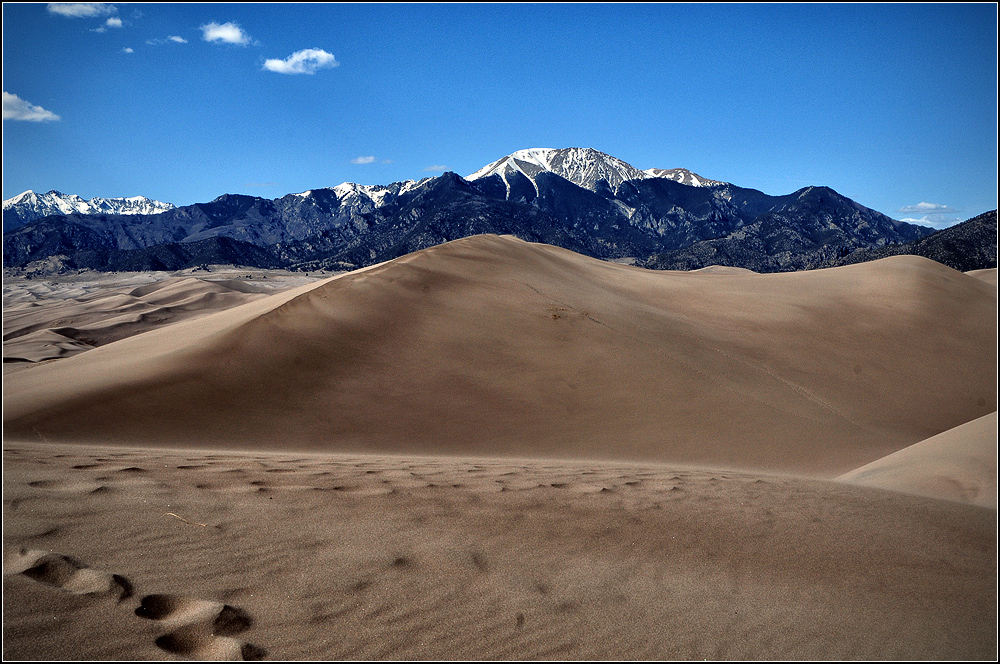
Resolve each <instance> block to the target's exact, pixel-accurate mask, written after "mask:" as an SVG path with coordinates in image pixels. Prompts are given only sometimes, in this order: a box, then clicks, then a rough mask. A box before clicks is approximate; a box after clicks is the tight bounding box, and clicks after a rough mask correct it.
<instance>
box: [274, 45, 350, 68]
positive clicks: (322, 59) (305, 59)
mask: <svg viewBox="0 0 1000 664" xmlns="http://www.w3.org/2000/svg"><path fill="white" fill-rule="evenodd" d="M339 65H340V63H339V62H337V60H336V59H335V58H334V57H333V54H331V53H327V52H326V51H324V50H323V49H321V48H306V49H302V50H301V51H296V52H295V53H292V54H291V55H289V56H288V57H287V58H285V59H284V60H276V59H270V60H265V61H264V69H266V70H268V71H273V72H277V73H279V74H313V73H315V72H316V70H318V69H325V68H328V67H337V66H339Z"/></svg>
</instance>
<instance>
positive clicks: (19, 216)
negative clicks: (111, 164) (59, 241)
mask: <svg viewBox="0 0 1000 664" xmlns="http://www.w3.org/2000/svg"><path fill="white" fill-rule="evenodd" d="M174 207H176V206H175V205H173V204H171V203H163V202H161V201H154V200H152V199H150V198H146V197H145V196H130V197H128V198H100V197H95V198H91V199H90V200H84V199H82V198H80V197H79V196H77V195H76V194H64V193H62V192H59V191H55V190H52V191H48V192H46V193H44V194H36V193H35V192H33V191H31V190H30V189H29V190H28V191H25V192H24V193H21V194H18V195H17V196H14V197H13V198H9V199H7V200H5V201H4V202H3V228H4V231H11V230H14V229H15V228H17V227H19V226H23V225H24V224H26V223H28V222H31V221H34V220H36V219H41V218H42V217H48V216H50V215H60V214H102V213H103V214H129V215H132V214H158V213H160V212H166V211H167V210H172V209H174Z"/></svg>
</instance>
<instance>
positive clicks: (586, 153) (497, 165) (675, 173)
mask: <svg viewBox="0 0 1000 664" xmlns="http://www.w3.org/2000/svg"><path fill="white" fill-rule="evenodd" d="M542 171H547V172H550V173H555V174H556V175H560V176H562V177H564V178H566V179H567V180H569V181H570V182H572V183H574V184H576V185H578V186H581V187H584V188H585V189H590V190H591V191H593V190H595V188H596V184H597V181H598V180H601V179H603V180H605V181H607V183H608V184H609V185H610V186H611V188H612V189H617V188H618V185H620V184H621V183H622V182H625V181H627V180H644V179H647V178H659V177H663V178H668V179H671V180H675V181H677V182H680V183H682V184H686V185H690V186H694V187H711V186H715V185H719V184H724V183H722V182H717V181H716V180H709V179H708V178H703V177H701V176H700V175H697V174H695V173H692V172H691V171H689V170H687V169H686V168H673V169H670V170H664V169H661V168H650V169H647V170H645V171H640V170H639V169H637V168H635V167H634V166H632V165H631V164H628V163H626V162H624V161H622V160H621V159H618V158H617V157H612V156H611V155H608V154H605V153H603V152H600V151H598V150H595V149H593V148H562V149H553V148H529V149H527V150H518V151H516V152H513V153H511V154H509V155H507V156H506V157H502V158H501V159H498V160H497V161H494V162H493V163H491V164H487V165H486V166H484V167H483V168H481V169H479V170H478V171H476V172H475V173H473V174H472V175H469V176H468V177H467V178H465V179H466V180H478V179H479V178H484V177H489V176H491V175H499V176H500V177H501V178H503V180H504V182H505V183H507V187H508V189H509V188H510V180H509V178H510V176H512V175H513V174H515V173H520V174H521V175H524V176H525V177H527V178H528V179H529V180H531V181H532V182H534V181H535V177H536V176H537V175H538V174H539V173H541V172H542Z"/></svg>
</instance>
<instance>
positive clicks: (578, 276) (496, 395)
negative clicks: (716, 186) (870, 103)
mask: <svg viewBox="0 0 1000 664" xmlns="http://www.w3.org/2000/svg"><path fill="white" fill-rule="evenodd" d="M995 337H996V297H995V288H993V287H992V286H990V285H989V284H987V283H984V282H983V281H982V280H979V279H975V278H972V277H969V276H967V275H963V274H962V273H960V272H957V271H955V270H952V269H950V268H947V267H944V266H942V265H940V264H938V263H935V262H933V261H930V260H928V259H924V258H920V257H913V256H899V257H893V258H888V259H884V260H880V261H875V262H872V263H864V264H859V265H852V266H846V267H840V268H833V269H829V270H817V271H811V272H797V273H780V274H766V275H762V274H750V275H745V276H744V275H740V274H726V275H725V278H720V275H718V274H712V273H711V272H708V273H685V272H656V271H650V270H644V269H641V268H634V267H629V266H625V265H619V264H613V263H607V262H602V261H599V260H595V259H591V258H587V257H584V256H581V255H579V254H575V253H573V252H570V251H567V250H564V249H559V248H556V247H552V246H548V245H540V244H532V243H527V242H523V241H520V240H516V239H512V238H506V237H498V236H475V237H470V238H465V239H462V240H458V241H454V242H449V243H446V244H443V245H438V246H435V247H431V248H429V249H426V250H423V251H419V252H416V253H414V254H409V255H407V256H404V257H401V258H399V259H396V260H393V261H390V262H388V263H383V264H380V265H376V266H372V267H369V268H366V269H364V270H359V271H356V272H353V273H348V274H344V275H340V276H338V277H334V278H331V279H327V280H325V281H322V282H319V283H318V284H310V285H307V286H303V287H300V288H297V289H293V290H290V291H286V292H284V293H281V294H278V295H275V296H271V297H268V298H263V299H260V300H257V301H254V302H251V303H248V304H246V305H243V306H239V307H235V308H232V309H229V310H227V311H224V312H221V313H217V314H214V315H211V316H205V317H202V318H199V319H197V320H193V321H188V322H183V323H177V324H175V325H172V326H170V327H169V328H165V329H162V330H153V331H151V332H147V333H145V334H142V335H139V336H137V337H133V338H130V339H126V340H123V341H119V342H116V343H114V344H109V345H107V346H104V347H101V348H98V349H96V350H93V351H88V352H87V353H83V354H81V355H79V356H78V357H73V358H69V359H66V360H60V361H59V362H58V363H55V364H53V365H50V366H39V367H36V368H33V369H32V370H30V371H25V372H20V373H17V374H12V375H10V376H9V377H8V380H7V386H6V389H5V402H4V417H5V429H6V435H7V436H8V437H13V438H20V439H31V440H43V439H44V440H52V441H56V440H66V441H81V442H82V441H93V442H120V443H135V444H145V445H185V446H209V445H225V446H229V447H236V448H242V449H245V448H248V447H256V448H263V449H313V450H323V451H350V452H394V453H419V454H428V453H429V454H453V455H466V454H469V455H488V456H489V455H501V456H503V455H523V456H549V457H574V458H581V457H584V458H613V459H637V460H653V461H672V462H681V463H698V464H710V465H728V466H735V467H746V468H761V469H773V470H779V471H798V472H808V473H812V474H815V475H817V476H822V477H834V476H836V475H839V474H842V473H844V472H846V471H849V470H851V469H853V468H857V467H859V466H861V465H863V464H865V463H868V462H871V461H873V460H875V459H878V458H881V457H884V456H886V455H888V454H891V453H892V452H895V451H897V450H899V449H902V448H903V447H906V446H908V445H911V444H913V443H915V442H918V441H920V440H923V439H925V438H927V437H929V436H932V435H934V434H936V433H939V432H941V431H944V430H947V429H950V428H952V427H954V426H956V425H958V424H960V423H962V422H966V421H969V420H971V419H975V418H977V417H981V416H982V415H985V414H986V413H988V412H990V411H992V410H994V409H995V408H996V371H995V367H996V345H995Z"/></svg>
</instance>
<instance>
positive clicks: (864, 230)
mask: <svg viewBox="0 0 1000 664" xmlns="http://www.w3.org/2000/svg"><path fill="white" fill-rule="evenodd" d="M654 170H655V169H654ZM657 172H660V173H661V174H668V175H670V177H668V176H666V175H652V174H650V173H648V172H644V171H640V170H638V169H635V168H634V167H632V166H631V165H629V164H627V163H626V162H624V161H622V160H620V159H617V158H615V157H612V156H610V155H606V154H604V153H602V152H599V151H597V150H594V149H592V148H564V149H559V150H554V149H542V148H535V149H530V150H521V151H517V152H515V153H512V154H511V155H508V156H506V157H503V158H501V159H499V160H497V161H495V162H492V163H491V164H488V165H487V166H485V167H483V168H482V169H479V171H477V172H476V173H473V174H472V175H470V176H468V177H465V178H463V177H461V176H459V175H458V174H456V173H452V172H446V173H444V174H442V175H441V176H438V177H429V178H423V179H420V180H406V181H401V182H395V183H391V184H388V185H359V184H356V183H342V184H340V185H337V186H335V187H328V188H321V189H310V190H307V191H304V192H301V193H295V194H286V195H284V196H282V197H280V198H276V199H266V198H260V197H255V196H247V195H243V194H223V195H221V196H219V197H217V198H215V199H213V200H212V201H209V202H208V203H195V204H193V205H188V206H182V207H178V208H173V209H170V210H166V211H163V212H160V213H157V214H155V215H138V214H133V215H125V214H107V213H96V214H85V213H80V212H72V213H70V214H60V215H53V216H48V217H42V218H40V219H37V220H34V221H32V222H28V223H26V224H24V225H23V226H21V227H19V228H16V229H14V230H13V231H11V232H5V234H4V266H5V267H15V268H23V267H26V266H28V265H29V264H30V263H32V262H34V261H39V260H44V259H47V258H49V257H52V256H57V255H59V256H64V257H65V259H66V260H65V261H63V264H64V265H66V266H67V267H70V268H72V267H74V266H75V267H79V268H83V267H86V268H90V269H111V267H110V266H111V265H127V264H130V263H134V264H135V265H136V266H137V267H138V269H144V268H142V267H141V266H142V265H145V264H147V259H148V258H149V257H150V256H151V255H152V254H151V252H150V249H151V248H152V247H156V246H161V245H170V244H175V245H183V244H191V243H202V242H204V241H208V240H212V239H213V238H214V239H221V238H228V242H229V244H228V245H227V246H226V247H225V249H226V252H225V253H226V256H222V255H220V256H219V258H220V260H223V259H225V258H231V257H233V256H237V257H245V258H250V259H252V260H256V261H258V262H260V263H261V264H260V265H254V266H256V267H266V266H267V267H270V266H274V265H278V266H280V267H286V268H290V269H326V268H333V269H347V268H351V267H362V266H365V265H370V264H372V263H376V262H381V261H384V260H389V259H391V258H395V257H397V256H399V255H402V253H408V252H412V251H416V250H419V249H423V248H426V247H428V246H432V245H433V244H439V243H441V242H446V241H449V240H453V239H458V238H460V237H465V236H467V235H471V234H482V233H495V234H500V235H504V234H509V235H514V236H516V237H520V238H522V239H525V240H528V241H533V242H544V243H549V244H554V245H556V246H561V247H564V248H567V249H571V250H573V251H577V252H580V253H584V254H587V255H590V256H593V257H596V258H603V259H635V260H636V261H637V262H639V263H640V264H643V261H646V263H649V262H650V261H649V259H650V258H651V257H654V256H657V255H661V254H663V253H664V252H670V251H677V250H682V249H684V248H686V247H689V246H692V245H695V244H697V243H700V242H705V241H711V240H713V239H719V238H727V237H730V236H732V235H733V234H736V233H743V234H744V235H746V234H748V233H749V234H751V235H754V236H755V237H756V236H760V238H759V239H760V241H759V242H756V244H755V245H754V251H758V252H759V251H773V250H777V251H778V252H779V255H777V256H776V257H771V258H773V260H769V261H767V262H766V268H767V269H768V270H770V271H782V270H790V269H802V268H803V267H809V266H812V265H814V264H815V263H816V262H817V261H819V260H823V259H827V258H830V257H831V256H834V255H838V253H840V254H843V253H848V252H850V251H854V250H857V249H860V248H865V247H870V246H880V245H884V244H896V243H901V242H907V241H910V240H914V239H916V238H918V237H921V236H922V235H925V234H927V233H930V232H931V230H930V229H924V228H923V227H919V226H915V225H912V224H907V223H904V222H898V221H895V220H893V219H891V218H889V217H888V216H886V215H883V214H882V213H879V212H877V211H875V210H871V209H869V208H866V207H865V206H863V205H860V204H858V203H856V202H854V201H852V200H850V199H848V198H846V197H843V196H841V195H839V194H837V193H836V192H834V191H833V190H832V189H829V188H826V187H805V188H803V189H800V190H798V191H796V192H793V193H791V194H787V195H784V196H771V195H768V194H764V193H763V192H760V191H757V190H754V189H747V188H742V187H738V186H736V185H733V184H730V183H718V182H717V181H714V180H707V179H705V178H701V176H696V175H695V174H692V173H691V172H690V171H686V170H684V169H672V170H671V171H662V170H661V171H657ZM692 178H697V179H698V184H693V183H685V182H684V180H685V179H686V180H688V181H690V182H693V180H692ZM768 215H769V216H768ZM817 220H821V223H820V222H818V221H817ZM755 224H756V225H755ZM817 224H819V225H817ZM820 226H822V228H821V227H820ZM781 235H785V236H788V237H787V238H785V239H786V240H787V241H784V242H777V241H776V237H777V236H781ZM234 243H236V244H234ZM239 243H243V245H245V246H243V245H241V244H239ZM207 246H209V245H202V248H204V247H207ZM250 247H253V249H250ZM218 248H219V250H220V251H221V250H222V248H223V246H222V245H218ZM401 252H402V253H401ZM152 253H156V252H152ZM159 253H160V254H162V255H170V256H173V258H172V259H171V260H172V261H180V263H176V265H175V267H174V269H180V268H183V267H191V265H185V264H183V262H184V261H185V260H194V253H198V255H199V256H202V257H206V258H210V256H211V252H208V254H207V255H206V254H205V253H204V252H201V251H199V252H185V251H169V252H166V253H164V252H159ZM185 256H186V258H185ZM157 260H160V259H159V258H157ZM744 262H746V261H744ZM749 262H750V263H753V264H755V265H756V264H760V263H761V261H759V260H757V261H749ZM172 265H173V264H172ZM650 266H653V265H652V264H650ZM738 266H748V265H742V264H741V265H738Z"/></svg>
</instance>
